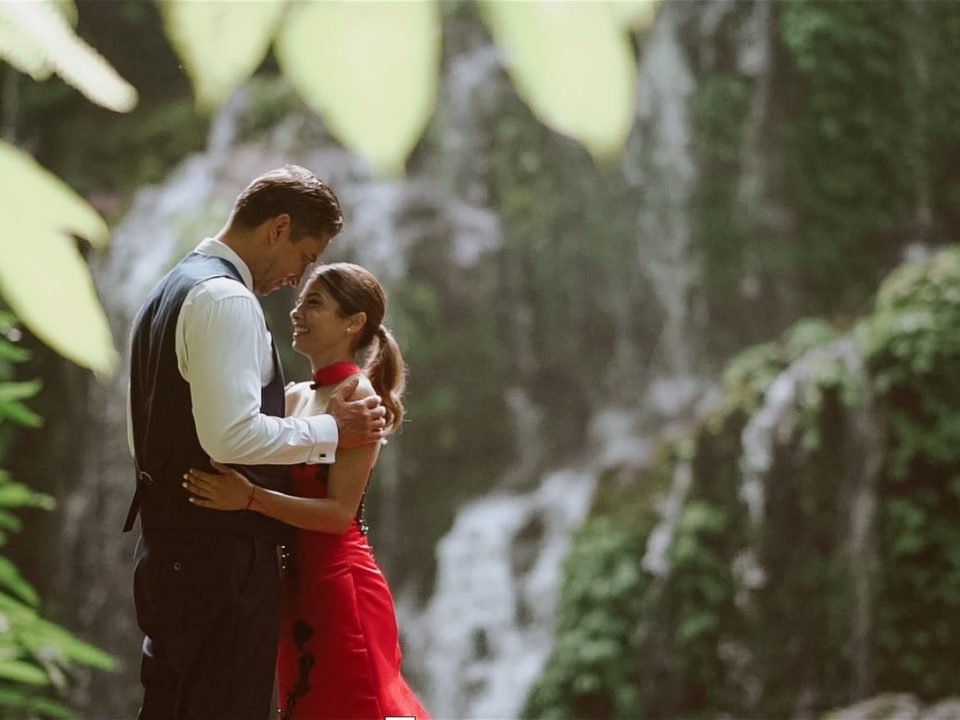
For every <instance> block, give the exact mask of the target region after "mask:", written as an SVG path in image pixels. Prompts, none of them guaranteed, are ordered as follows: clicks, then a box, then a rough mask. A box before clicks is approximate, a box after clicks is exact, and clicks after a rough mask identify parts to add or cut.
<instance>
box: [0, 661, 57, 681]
mask: <svg viewBox="0 0 960 720" xmlns="http://www.w3.org/2000/svg"><path fill="white" fill-rule="evenodd" d="M0 678H3V679H4V680H13V681H14V682H19V683H25V684H27V685H49V684H50V680H49V678H48V677H47V674H46V673H45V672H43V670H41V669H40V668H38V667H36V666H35V665H31V664H30V663H26V662H23V661H21V660H0Z"/></svg>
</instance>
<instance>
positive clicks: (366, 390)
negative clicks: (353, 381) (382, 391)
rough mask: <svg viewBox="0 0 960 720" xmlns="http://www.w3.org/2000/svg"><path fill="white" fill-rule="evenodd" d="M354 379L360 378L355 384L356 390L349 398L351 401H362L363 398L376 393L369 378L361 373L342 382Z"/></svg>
mask: <svg viewBox="0 0 960 720" xmlns="http://www.w3.org/2000/svg"><path fill="white" fill-rule="evenodd" d="M354 377H357V378H360V380H359V381H358V382H357V389H356V390H354V391H353V395H352V396H351V397H350V399H351V400H362V399H363V398H367V397H370V396H371V395H376V394H377V391H376V390H374V389H373V384H372V383H371V382H370V378H368V377H367V376H366V375H364V374H363V373H358V374H356V375H351V376H350V377H349V378H346V379H345V380H343V382H347V380H350V378H354ZM338 386H339V383H338Z"/></svg>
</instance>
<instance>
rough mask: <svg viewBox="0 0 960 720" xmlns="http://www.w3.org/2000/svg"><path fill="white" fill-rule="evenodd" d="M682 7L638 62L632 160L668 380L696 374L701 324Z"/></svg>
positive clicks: (671, 12)
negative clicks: (661, 316) (640, 192)
mask: <svg viewBox="0 0 960 720" xmlns="http://www.w3.org/2000/svg"><path fill="white" fill-rule="evenodd" d="M680 5H681V4H680V3H666V4H664V6H663V8H662V11H661V12H660V13H659V14H658V16H657V21H656V22H655V23H654V26H653V28H652V30H651V35H650V38H649V40H648V42H647V46H646V48H645V50H644V53H643V56H642V58H641V61H640V67H639V72H638V80H637V83H638V103H637V121H638V127H639V128H640V130H639V131H635V133H634V136H633V138H632V143H633V144H634V146H635V147H636V146H639V148H638V149H634V150H633V151H632V153H631V156H636V155H638V154H639V155H640V156H641V158H643V159H642V160H641V162H640V163H639V166H640V167H639V168H638V169H639V174H635V175H634V179H633V181H634V182H635V183H636V184H638V185H640V186H642V188H643V193H644V198H643V204H642V206H641V208H640V210H639V212H638V216H637V222H636V226H637V236H638V241H639V243H640V245H641V248H640V255H641V257H642V258H643V269H642V271H643V272H644V274H645V275H646V276H647V278H648V279H649V281H650V284H651V286H652V288H653V290H654V293H655V295H656V297H657V299H658V300H659V301H660V306H661V310H662V312H663V314H664V319H663V327H662V330H661V336H660V339H659V346H658V351H659V357H660V361H661V363H662V366H663V368H664V369H665V370H666V371H667V372H666V374H667V375H668V376H671V377H674V378H677V379H685V378H689V377H691V376H692V375H693V374H694V373H695V372H696V370H697V361H698V360H699V359H700V358H699V357H698V354H697V353H696V352H693V350H694V348H695V347H696V346H695V344H694V343H693V341H692V339H693V338H694V337H697V336H698V335H699V330H700V329H701V324H702V320H700V319H699V317H698V315H699V312H700V310H699V307H698V301H697V297H696V295H697V292H698V290H699V285H700V283H701V275H700V273H701V270H700V264H699V261H698V258H697V255H696V253H695V251H694V248H693V236H692V231H691V227H690V218H691V217H692V212H691V206H690V197H691V194H692V192H693V188H694V184H695V182H696V180H697V168H696V163H695V161H694V158H693V150H692V147H691V123H690V108H689V103H690V98H691V96H692V95H693V92H694V89H695V87H696V85H695V79H694V76H693V73H692V71H691V69H690V67H689V65H688V63H687V61H686V60H685V58H684V52H683V48H682V46H681V44H680V39H679V24H680V22H681V20H682V19H683V13H684V12H685V10H684V8H682V7H679V6H680ZM634 162H636V160H634ZM627 169H628V173H629V172H630V168H629V167H628V168H627Z"/></svg>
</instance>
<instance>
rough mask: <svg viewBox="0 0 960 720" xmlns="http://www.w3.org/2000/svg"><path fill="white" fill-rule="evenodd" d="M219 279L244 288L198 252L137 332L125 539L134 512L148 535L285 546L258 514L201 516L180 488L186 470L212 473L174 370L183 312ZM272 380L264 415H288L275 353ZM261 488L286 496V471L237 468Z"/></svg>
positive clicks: (276, 526)
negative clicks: (241, 537) (206, 533)
mask: <svg viewBox="0 0 960 720" xmlns="http://www.w3.org/2000/svg"><path fill="white" fill-rule="evenodd" d="M215 277H228V278H232V279H233V280H236V281H237V282H243V281H242V279H241V277H240V273H239V272H237V269H236V268H235V267H234V266H233V265H232V264H230V263H229V262H227V261H226V260H224V259H222V258H218V257H214V256H211V255H203V254H201V253H197V252H193V253H190V254H189V255H187V256H186V257H185V258H184V259H183V260H181V261H180V263H179V264H178V265H177V266H176V267H174V268H173V269H172V270H171V271H170V272H169V273H167V275H166V276H165V277H164V278H163V279H162V280H161V281H160V282H159V283H158V284H157V286H156V288H154V290H153V292H152V293H151V294H150V296H149V297H148V298H147V301H146V302H145V303H144V305H143V307H142V308H140V312H139V313H138V314H137V318H136V320H134V324H133V338H132V346H131V363H130V410H131V423H132V430H133V446H134V453H135V455H136V464H137V490H136V494H135V495H134V498H133V502H132V503H131V505H130V512H129V513H128V515H127V522H126V524H125V525H124V531H127V530H129V529H130V528H131V527H132V526H133V522H134V519H135V518H136V515H137V512H138V511H139V513H140V522H141V526H142V527H143V529H144V530H169V529H193V530H217V531H224V532H241V533H248V534H251V535H257V536H259V537H264V538H268V539H270V540H274V541H276V542H286V541H287V540H289V539H290V538H291V537H292V528H290V526H288V525H285V524H283V523H280V522H278V521H276V520H273V519H272V518H268V517H267V516H265V515H262V514H260V513H257V512H253V511H245V510H235V511H222V510H210V509H207V508H201V507H198V506H196V505H193V504H192V503H190V502H188V501H187V498H188V497H189V493H188V492H187V491H186V490H185V489H184V488H183V487H182V485H181V483H182V482H183V474H184V473H185V472H186V471H187V469H188V468H191V467H193V468H199V469H202V470H211V466H210V459H209V457H208V456H207V453H206V452H204V450H203V448H202V447H201V446H200V441H199V440H198V439H197V428H196V425H195V423H194V420H193V412H192V410H191V408H192V404H191V400H190V385H189V384H188V383H187V382H186V381H185V380H184V379H183V377H182V376H181V375H180V371H179V369H178V367H177V354H176V327H177V318H178V317H179V315H180V308H181V306H182V305H183V302H184V300H185V299H186V297H187V293H189V292H190V289H191V288H193V287H194V286H195V285H197V284H199V283H201V282H203V281H205V280H209V279H211V278H215ZM273 356H274V371H275V372H274V377H273V380H272V381H271V382H270V384H269V385H267V386H266V387H264V388H263V391H262V396H261V404H260V412H262V413H263V414H265V415H274V416H278V417H282V416H283V414H284V393H283V385H284V383H283V370H282V368H281V367H280V361H279V358H278V356H277V352H276V347H274V352H273ZM234 467H235V468H236V469H237V470H239V471H240V472H241V473H243V474H244V475H245V476H246V477H247V478H249V479H250V480H251V481H252V482H254V483H256V484H257V485H260V486H262V487H266V488H271V489H274V490H280V491H282V492H289V489H290V487H289V479H288V473H287V468H286V466H282V465H235V466H234Z"/></svg>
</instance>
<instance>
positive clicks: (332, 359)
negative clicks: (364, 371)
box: [310, 351, 354, 373]
mask: <svg viewBox="0 0 960 720" xmlns="http://www.w3.org/2000/svg"><path fill="white" fill-rule="evenodd" d="M353 361H354V360H353V357H352V356H351V355H350V354H349V353H343V352H336V351H333V352H329V353H324V354H317V355H312V356H310V372H311V373H315V372H316V371H317V370H319V369H321V368H325V367H327V366H328V365H333V364H334V363H338V362H350V363H352V362H353Z"/></svg>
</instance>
